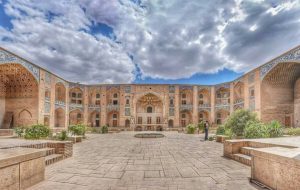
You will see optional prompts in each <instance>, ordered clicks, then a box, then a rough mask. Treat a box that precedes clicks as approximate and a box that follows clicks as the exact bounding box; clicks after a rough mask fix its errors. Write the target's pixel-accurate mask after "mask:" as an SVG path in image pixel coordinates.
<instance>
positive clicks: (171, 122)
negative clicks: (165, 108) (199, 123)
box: [169, 119, 174, 127]
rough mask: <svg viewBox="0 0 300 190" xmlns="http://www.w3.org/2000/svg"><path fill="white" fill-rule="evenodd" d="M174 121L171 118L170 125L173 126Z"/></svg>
mask: <svg viewBox="0 0 300 190" xmlns="http://www.w3.org/2000/svg"><path fill="white" fill-rule="evenodd" d="M173 123H174V122H173V120H172V119H170V120H169V127H173V125H174V124H173Z"/></svg>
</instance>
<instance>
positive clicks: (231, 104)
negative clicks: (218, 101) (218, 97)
mask: <svg viewBox="0 0 300 190" xmlns="http://www.w3.org/2000/svg"><path fill="white" fill-rule="evenodd" d="M233 88H234V84H233V82H231V83H230V114H231V113H232V112H233V111H234V109H233V104H234V102H233V93H234V91H233Z"/></svg>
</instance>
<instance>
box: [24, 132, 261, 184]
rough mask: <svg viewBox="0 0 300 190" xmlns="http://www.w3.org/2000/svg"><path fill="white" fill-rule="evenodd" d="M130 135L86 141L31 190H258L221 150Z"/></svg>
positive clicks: (172, 138) (196, 141)
mask: <svg viewBox="0 0 300 190" xmlns="http://www.w3.org/2000/svg"><path fill="white" fill-rule="evenodd" d="M134 134H135V133H134V132H122V133H115V134H105V135H98V134H90V135H88V136H87V140H85V141H83V142H82V143H78V144H75V145H74V154H73V157H71V158H68V159H65V160H63V161H60V162H58V163H56V164H52V165H50V166H48V167H47V168H46V179H45V181H43V182H41V183H39V184H37V185H35V186H33V187H31V188H30V190H46V189H49V190H53V189H62V190H65V189H72V190H77V189H101V190H106V189H128V190H129V189H134V190H135V189H140V190H149V189H153V190H160V189H162V190H173V189H174V190H175V189H176V190H184V189H189V190H193V189H201V190H206V189H230V190H235V189H237V190H240V189H243V190H247V189H249V190H251V189H258V188H257V187H255V186H253V185H252V184H251V183H249V177H250V172H251V171H250V170H251V169H250V167H248V166H245V165H243V164H240V163H238V162H236V161H233V160H230V159H227V158H225V157H223V144H220V143H216V142H212V141H203V140H202V139H203V136H202V135H187V134H183V133H178V132H164V135H165V136H166V137H164V138H151V139H140V138H135V137H133V136H134Z"/></svg>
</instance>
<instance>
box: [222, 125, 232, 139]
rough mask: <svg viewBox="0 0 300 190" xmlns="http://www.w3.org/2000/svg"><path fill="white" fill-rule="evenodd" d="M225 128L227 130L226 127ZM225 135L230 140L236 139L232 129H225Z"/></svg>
mask: <svg viewBox="0 0 300 190" xmlns="http://www.w3.org/2000/svg"><path fill="white" fill-rule="evenodd" d="M224 128H225V127H224ZM224 135H225V136H228V138H229V139H232V138H233V137H234V134H233V132H232V129H230V128H228V129H226V128H225V131H224Z"/></svg>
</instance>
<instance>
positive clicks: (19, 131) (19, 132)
mask: <svg viewBox="0 0 300 190" xmlns="http://www.w3.org/2000/svg"><path fill="white" fill-rule="evenodd" d="M25 129H26V127H24V126H22V127H15V128H14V131H15V133H16V134H17V135H18V137H23V136H24V133H25Z"/></svg>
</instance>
